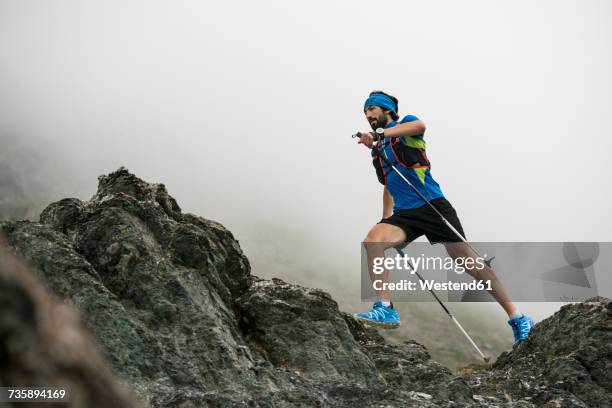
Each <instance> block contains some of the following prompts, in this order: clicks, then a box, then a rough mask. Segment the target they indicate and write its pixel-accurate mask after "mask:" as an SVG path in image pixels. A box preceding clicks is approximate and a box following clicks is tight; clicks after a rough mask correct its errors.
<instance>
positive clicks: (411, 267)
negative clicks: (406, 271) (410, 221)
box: [395, 247, 490, 363]
mask: <svg viewBox="0 0 612 408" xmlns="http://www.w3.org/2000/svg"><path fill="white" fill-rule="evenodd" d="M395 250H396V251H397V252H398V253H399V254H400V255H401V256H402V257H403V258H405V257H406V254H404V251H402V250H401V249H400V248H398V247H395ZM406 260H407V261H408V265H410V269H412V271H413V272H414V273H415V274H416V276H418V277H419V280H420V281H421V282H423V283H425V280H424V279H423V277H422V276H421V274H420V273H419V272H418V271H417V270H416V269H415V268H414V266H412V262H410V260H409V259H408V258H406ZM429 293H431V294H432V295H433V297H434V298H435V299H436V300H437V301H438V304H439V305H440V306H442V309H444V311H445V312H446V314H447V315H448V317H450V319H451V320H452V321H453V322H455V324H456V325H457V327H459V330H461V333H463V335H464V336H465V337H466V338H467V339H468V340H469V342H470V343H471V344H472V346H474V348H475V349H476V351H477V352H478V354H480V357H482V359H483V360H484V361H485V362H486V363H488V362H489V360H490V357H487V356H485V355H484V353H483V352H482V351H480V348H478V346H477V345H476V343H475V342H474V340H472V338H471V337H470V335H469V334H468V333H467V332H466V331H465V329H464V328H463V326H461V324H460V323H459V321H458V320H457V319H456V318H455V316H453V314H452V313H451V312H450V310H448V308H447V307H446V306H445V305H444V303H442V301H441V300H440V298H439V297H438V295H437V294H436V292H434V291H433V289H429Z"/></svg>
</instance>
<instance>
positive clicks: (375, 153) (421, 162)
mask: <svg viewBox="0 0 612 408" xmlns="http://www.w3.org/2000/svg"><path fill="white" fill-rule="evenodd" d="M387 146H390V149H387ZM376 147H378V149H374V150H372V164H373V165H374V168H375V169H376V176H377V177H378V181H379V182H380V183H381V184H386V180H387V174H388V172H389V171H394V170H393V169H391V168H390V167H388V166H387V163H385V162H384V160H383V158H382V157H381V156H380V154H383V155H385V157H386V158H387V159H388V160H389V161H390V162H391V164H393V165H394V166H397V165H398V164H399V165H400V166H402V167H406V168H410V169H422V168H425V169H427V168H431V163H430V162H429V159H428V158H427V154H426V153H425V141H423V140H422V139H418V138H414V136H403V137H394V138H388V137H385V138H383V139H382V141H379V142H377V143H376ZM389 150H390V151H391V153H392V155H387V152H388V151H389ZM379 152H380V154H379ZM385 167H386V168H385Z"/></svg>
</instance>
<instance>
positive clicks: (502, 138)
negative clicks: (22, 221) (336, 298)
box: [0, 0, 612, 285]
mask: <svg viewBox="0 0 612 408" xmlns="http://www.w3.org/2000/svg"><path fill="white" fill-rule="evenodd" d="M611 23H612V5H611V3H610V2H609V1H607V0H601V1H595V0H587V1H578V0H576V1H538V2H533V1H526V0H520V1H514V2H511V3H509V2H501V1H488V0H486V1H485V0H483V1H473V0H471V1H462V2H455V1H450V0H449V1H441V0H438V1H427V2H425V1H387V2H365V1H351V2H348V1H346V2H340V1H320V2H316V1H315V2H287V1H280V0H279V1H267V0H265V1H258V2H250V1H227V2H217V1H207V2H201V1H53V2H50V1H18V0H17V1H6V0H0V137H3V138H6V140H9V139H8V136H9V135H10V136H11V137H17V138H19V139H21V140H22V142H23V143H26V144H28V145H29V146H31V147H32V149H33V151H35V152H36V153H37V154H39V155H40V156H41V157H43V158H44V159H45V160H47V161H48V162H51V163H53V164H56V165H57V166H58V167H59V168H62V169H65V170H64V176H63V177H62V178H61V179H50V180H49V183H52V184H53V185H62V186H63V189H62V191H63V192H62V193H61V194H60V193H58V196H57V197H56V199H60V198H63V197H71V196H73V197H79V198H81V199H88V198H90V197H91V195H92V194H93V193H94V191H95V188H96V184H97V181H96V177H97V176H98V175H100V174H106V173H109V172H111V171H113V170H115V169H117V168H118V167H119V166H121V165H124V166H126V167H127V168H128V169H129V170H130V171H132V172H133V173H135V174H136V175H138V176H139V177H141V178H143V179H145V180H147V181H150V182H163V183H164V184H166V186H167V187H168V190H169V192H170V194H172V195H173V196H174V197H175V198H176V199H177V200H178V202H179V204H180V205H181V207H182V208H183V210H184V211H188V212H193V213H196V214H200V215H202V216H204V217H206V218H211V219H214V220H217V221H220V222H222V223H223V224H225V225H226V226H227V227H228V228H230V229H231V230H232V232H233V233H234V235H235V236H236V238H237V239H239V240H240V242H241V245H242V246H243V247H244V248H245V251H247V255H249V256H250V257H252V258H253V259H254V260H255V261H254V266H257V265H258V263H257V262H261V263H260V264H259V265H263V262H270V261H271V260H274V259H278V260H279V263H281V264H282V263H283V262H287V261H286V260H287V259H292V257H295V259H296V261H295V262H296V264H297V263H300V265H306V266H304V273H310V274H312V276H313V277H314V276H318V277H321V276H322V275H330V274H331V275H332V276H333V279H335V281H336V282H340V281H342V280H343V279H346V278H347V277H349V276H346V275H347V274H352V275H351V277H353V278H354V280H355V281H357V280H358V279H357V276H358V273H359V272H358V268H359V242H360V241H361V239H362V238H363V237H364V236H365V234H366V232H367V231H368V229H369V228H370V227H371V226H372V225H373V224H374V223H376V222H377V221H378V220H379V219H380V217H381V211H382V203H381V198H382V186H381V185H380V184H378V181H377V179H376V176H375V173H374V169H373V167H372V165H371V162H370V156H369V152H368V151H367V149H366V148H364V147H363V146H361V145H359V146H358V145H356V142H355V141H354V140H352V139H351V138H350V135H351V134H352V133H354V132H355V131H358V130H368V129H369V125H368V123H367V122H366V120H365V118H364V115H363V110H362V107H363V102H364V99H365V97H367V95H368V93H369V92H370V91H371V90H374V89H382V90H385V91H387V92H389V93H391V94H393V95H395V96H397V97H398V98H399V110H400V115H406V114H414V115H417V116H419V117H420V118H421V119H423V120H424V121H425V123H426V124H427V127H428V128H427V131H426V134H425V140H426V141H427V143H428V145H427V148H428V156H429V158H430V160H431V161H432V175H433V177H434V178H435V179H436V180H437V181H438V182H439V183H440V185H441V187H442V191H443V192H444V194H445V196H446V197H447V198H448V199H449V200H450V201H451V203H452V204H453V206H454V207H455V208H456V209H457V212H458V215H459V217H460V219H461V221H462V224H463V226H464V229H465V231H466V234H467V237H468V239H470V240H472V241H610V240H612V219H611V217H610V215H609V210H608V208H609V203H610V199H611V198H612V176H611V173H612V172H611V170H612V165H611V164H610V162H609V156H610V153H611V152H612V149H611V147H612V142H611V141H610V136H611V133H612V132H611V130H612V125H611V124H610V118H611V117H612V103H611V102H612V82H611V79H610V72H612V63H611V62H612V60H611V56H610V50H612V28H611V27H612V24H611ZM5 142H6V141H5ZM262 245H263V246H264V247H265V248H267V252H265V251H259V252H258V253H255V252H257V250H256V248H258V249H261V248H262ZM288 249H291V250H292V251H294V252H289V251H288ZM249 251H251V252H252V253H249ZM281 261H282V262H281ZM298 261H299V262H298ZM289 263H291V262H289ZM272 269H273V268H272ZM347 271H354V272H347ZM261 274H263V275H265V273H263V272H262V273H261ZM301 278H302V279H303V282H309V278H308V276H301ZM317 279H318V278H317ZM311 284H312V285H314V283H311ZM330 285H331V284H330Z"/></svg>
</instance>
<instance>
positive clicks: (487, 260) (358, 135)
mask: <svg viewBox="0 0 612 408" xmlns="http://www.w3.org/2000/svg"><path fill="white" fill-rule="evenodd" d="M352 137H353V138H355V137H361V132H358V133H355V134H354V135H353V136H352ZM372 149H375V150H376V151H378V154H379V156H380V157H381V158H382V159H383V160H384V161H385V163H386V164H387V166H389V167H391V169H393V171H395V172H396V173H397V174H398V175H399V176H400V177H401V178H402V180H404V181H405V182H406V184H408V185H409V186H410V188H412V190H413V191H414V192H415V193H416V194H417V195H418V196H419V197H420V198H421V200H423V201H425V203H427V205H429V207H430V208H431V209H432V210H434V212H435V213H436V214H437V215H438V217H440V219H441V220H442V222H444V224H446V225H447V226H448V228H450V230H451V231H452V232H453V233H454V234H455V235H456V236H457V237H458V238H459V239H460V240H461V241H462V242H464V243H465V244H467V246H468V247H470V249H471V250H472V251H474V253H475V254H476V255H477V256H478V257H480V258H482V259H484V263H485V264H487V266H489V267H490V266H491V262H492V261H493V259H494V258H495V257H494V256H493V257H490V258H488V259H486V258H484V257H482V256H480V254H479V253H478V251H476V250H475V249H474V247H472V245H471V244H470V243H469V242H468V241H467V240H466V239H465V237H464V236H463V235H461V233H460V232H459V231H457V229H456V228H455V227H453V224H451V223H450V222H449V221H448V220H447V219H446V217H444V216H443V215H442V214H441V213H440V211H438V209H437V208H436V207H434V205H433V204H432V203H430V202H429V200H428V199H427V198H425V196H424V195H423V194H421V192H420V191H419V190H418V189H417V188H416V187H415V186H414V184H412V183H411V182H410V180H408V179H407V178H406V177H405V176H404V175H403V174H402V173H401V172H400V171H399V170H398V169H397V168H396V167H395V166H394V165H393V163H391V161H390V160H389V159H388V158H387V157H386V156H384V155H383V154H382V153H381V151H380V150H379V149H378V147H376V146H374V145H373V146H372Z"/></svg>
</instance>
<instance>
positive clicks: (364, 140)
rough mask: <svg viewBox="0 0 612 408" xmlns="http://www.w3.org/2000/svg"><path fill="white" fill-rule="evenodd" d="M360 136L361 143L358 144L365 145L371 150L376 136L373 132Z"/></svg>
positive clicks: (362, 133) (363, 133)
mask: <svg viewBox="0 0 612 408" xmlns="http://www.w3.org/2000/svg"><path fill="white" fill-rule="evenodd" d="M360 134H361V137H359V142H357V143H358V144H359V143H361V144H364V145H366V146H367V147H369V148H370V149H371V148H372V146H374V135H373V134H372V132H360Z"/></svg>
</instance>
